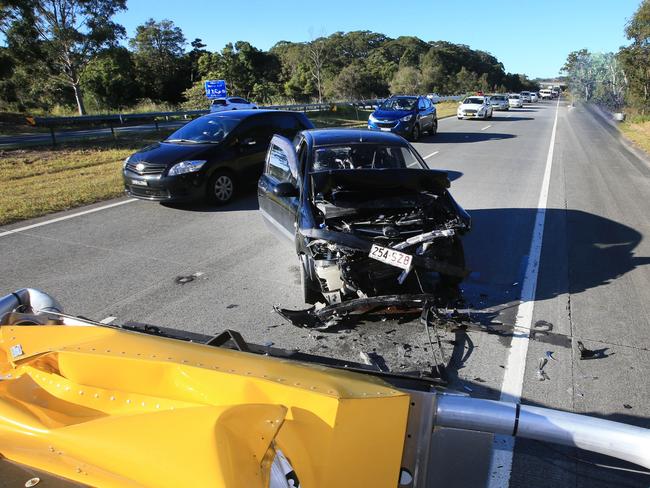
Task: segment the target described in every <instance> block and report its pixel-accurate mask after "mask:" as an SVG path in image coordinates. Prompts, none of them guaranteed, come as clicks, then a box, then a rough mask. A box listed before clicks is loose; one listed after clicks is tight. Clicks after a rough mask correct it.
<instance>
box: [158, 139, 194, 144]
mask: <svg viewBox="0 0 650 488" xmlns="http://www.w3.org/2000/svg"><path fill="white" fill-rule="evenodd" d="M164 142H191V143H192V144H199V141H195V140H194V139H166V140H165V141H164Z"/></svg>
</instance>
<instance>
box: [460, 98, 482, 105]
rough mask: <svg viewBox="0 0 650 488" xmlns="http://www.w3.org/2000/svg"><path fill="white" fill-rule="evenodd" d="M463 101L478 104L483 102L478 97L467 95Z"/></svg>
mask: <svg viewBox="0 0 650 488" xmlns="http://www.w3.org/2000/svg"><path fill="white" fill-rule="evenodd" d="M463 103H476V104H478V105H481V104H483V99H482V98H478V97H467V98H466V99H465V100H464V101H463Z"/></svg>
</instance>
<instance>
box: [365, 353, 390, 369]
mask: <svg viewBox="0 0 650 488" xmlns="http://www.w3.org/2000/svg"><path fill="white" fill-rule="evenodd" d="M359 356H360V357H361V360H362V361H363V362H364V363H365V364H367V365H368V366H374V367H375V369H377V371H383V372H388V371H389V369H388V366H387V365H386V361H385V360H384V358H383V357H382V356H380V355H379V354H377V353H375V352H364V351H360V352H359Z"/></svg>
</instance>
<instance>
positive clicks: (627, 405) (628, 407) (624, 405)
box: [623, 403, 632, 410]
mask: <svg viewBox="0 0 650 488" xmlns="http://www.w3.org/2000/svg"><path fill="white" fill-rule="evenodd" d="M623 407H625V408H627V409H628V410H629V409H631V408H632V405H630V404H629V403H624V404H623Z"/></svg>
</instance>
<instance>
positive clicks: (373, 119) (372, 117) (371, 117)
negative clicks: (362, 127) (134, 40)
mask: <svg viewBox="0 0 650 488" xmlns="http://www.w3.org/2000/svg"><path fill="white" fill-rule="evenodd" d="M368 122H377V119H376V117H375V116H374V115H372V114H370V117H368Z"/></svg>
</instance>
